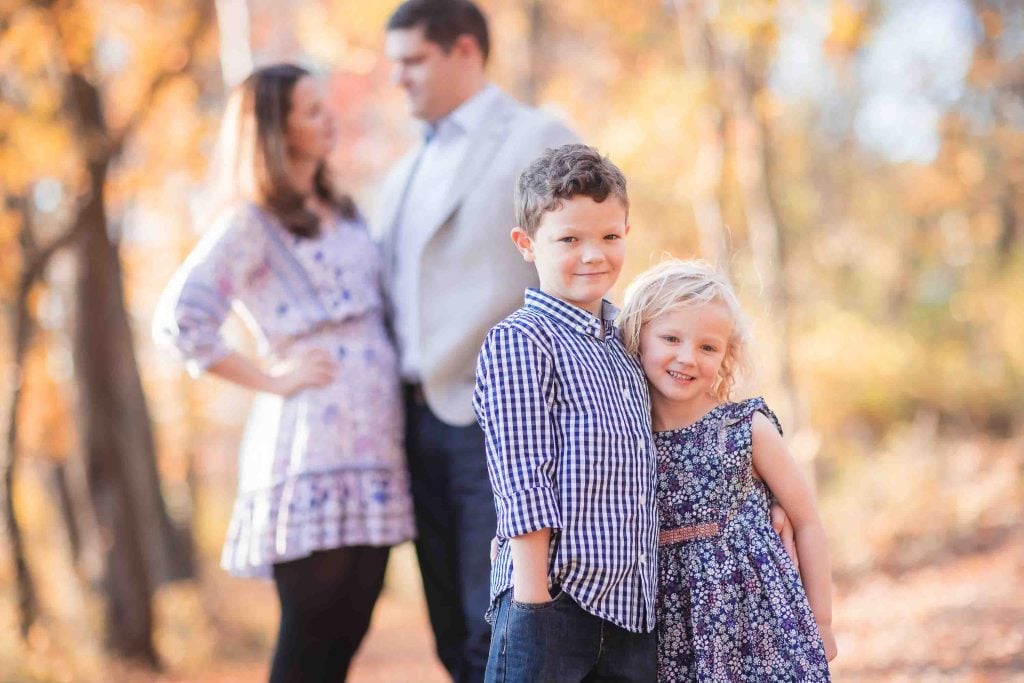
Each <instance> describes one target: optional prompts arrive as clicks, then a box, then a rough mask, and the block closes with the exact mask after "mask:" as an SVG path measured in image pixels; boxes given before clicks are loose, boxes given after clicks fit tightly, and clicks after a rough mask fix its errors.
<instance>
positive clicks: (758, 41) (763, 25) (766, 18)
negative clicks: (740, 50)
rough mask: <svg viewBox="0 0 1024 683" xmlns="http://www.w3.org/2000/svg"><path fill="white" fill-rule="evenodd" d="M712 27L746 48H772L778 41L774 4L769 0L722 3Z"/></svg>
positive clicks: (713, 19)
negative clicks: (722, 5)
mask: <svg viewBox="0 0 1024 683" xmlns="http://www.w3.org/2000/svg"><path fill="white" fill-rule="evenodd" d="M724 5H725V7H723V9H722V11H720V12H719V14H718V16H716V17H713V18H712V24H713V26H714V27H715V28H716V29H717V30H718V31H720V32H721V33H722V34H724V35H725V36H728V37H731V38H733V39H734V40H739V41H742V42H743V43H746V44H747V45H748V47H758V48H766V47H772V46H774V45H775V44H776V43H777V42H778V39H779V27H778V24H777V23H776V22H775V3H774V2H771V1H769V0H756V1H750V0H746V1H743V2H731V3H724Z"/></svg>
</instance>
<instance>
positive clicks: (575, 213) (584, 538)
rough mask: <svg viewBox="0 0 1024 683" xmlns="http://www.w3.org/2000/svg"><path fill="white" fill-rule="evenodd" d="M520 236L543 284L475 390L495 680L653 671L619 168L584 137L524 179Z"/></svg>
mask: <svg viewBox="0 0 1024 683" xmlns="http://www.w3.org/2000/svg"><path fill="white" fill-rule="evenodd" d="M516 210H517V221H518V223H519V225H518V227H516V228H515V229H514V230H513V231H512V241H513V242H514V243H515V245H516V247H517V248H518V249H519V251H520V253H521V254H522V255H523V258H524V259H526V260H527V261H528V262H532V263H534V264H535V266H536V268H537V273H538V275H539V277H540V289H539V290H538V289H529V290H527V291H526V302H525V305H524V306H523V307H522V308H521V309H519V310H518V311H516V312H515V313H513V314H512V315H511V316H509V317H508V318H506V319H505V320H503V321H502V322H501V323H499V324H498V325H496V326H495V327H494V328H493V329H492V330H491V331H490V333H489V334H488V335H487V338H486V340H485V341H484V345H483V348H482V349H481V352H480V358H479V361H478V364H477V383H476V393H475V396H474V400H473V404H474V408H475V409H476V414H477V419H478V420H479V422H480V425H481V426H482V427H483V429H484V432H485V434H486V439H487V467H488V472H489V474H490V479H491V486H492V488H493V489H494V500H495V508H496V510H497V516H498V529H497V535H498V538H499V546H498V555H497V558H496V560H495V562H494V567H493V570H492V573H491V607H490V609H489V610H488V614H487V619H488V621H490V622H491V624H492V629H493V631H492V637H491V650H490V655H489V658H488V662H487V676H486V680H487V681H558V682H559V683H563V682H568V681H580V680H583V679H584V678H586V679H587V680H605V679H607V680H617V681H653V680H655V677H656V645H655V640H654V634H653V633H652V632H651V631H652V629H653V628H654V604H655V593H656V589H657V559H656V557H655V552H656V549H657V544H658V526H657V518H656V513H655V464H654V450H653V448H652V444H651V427H650V399H649V395H648V391H647V383H646V381H645V379H644V375H643V372H642V370H641V368H640V365H639V363H638V362H637V361H636V360H634V359H632V358H630V357H629V356H628V355H627V354H626V351H625V349H624V348H623V346H622V343H621V342H620V340H619V338H618V335H617V334H616V330H615V327H614V325H613V320H614V318H615V315H616V312H617V311H616V309H615V307H614V306H612V305H611V304H610V303H609V302H608V301H605V300H604V295H605V294H606V293H607V292H608V290H609V289H611V287H612V285H613V284H615V280H616V278H617V277H618V275H619V271H620V270H621V268H622V261H623V256H624V244H623V239H624V238H625V237H626V235H627V233H628V232H629V223H628V211H629V199H628V197H627V194H626V180H625V178H624V177H623V175H622V172H621V171H620V170H619V169H618V168H617V167H616V166H615V165H614V164H612V163H611V162H610V161H609V160H608V159H606V158H602V157H601V155H600V154H598V153H597V152H596V151H595V150H593V149H592V148H590V147H587V146H585V145H578V144H575V145H564V146H562V147H559V148H557V149H549V150H548V151H546V152H545V153H544V154H542V155H541V156H540V157H539V158H538V159H536V160H535V161H534V162H533V163H532V164H531V165H530V166H529V168H527V169H526V170H525V171H524V172H523V173H522V175H521V176H520V178H519V183H518V185H517V187H516Z"/></svg>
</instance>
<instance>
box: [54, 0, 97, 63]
mask: <svg viewBox="0 0 1024 683" xmlns="http://www.w3.org/2000/svg"><path fill="white" fill-rule="evenodd" d="M52 16H53V17H54V18H55V19H56V21H57V28H58V31H59V33H60V40H61V48H63V52H64V59H65V60H66V61H67V64H68V67H69V68H70V69H71V70H72V71H79V72H81V73H85V74H90V73H91V71H92V54H93V47H94V45H95V41H96V28H95V25H94V22H93V17H92V14H91V13H90V11H89V8H88V7H86V4H85V3H82V2H73V0H64V1H63V2H57V3H55V4H54V9H53V11H52Z"/></svg>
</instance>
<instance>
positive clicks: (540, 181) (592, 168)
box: [515, 143, 629, 237]
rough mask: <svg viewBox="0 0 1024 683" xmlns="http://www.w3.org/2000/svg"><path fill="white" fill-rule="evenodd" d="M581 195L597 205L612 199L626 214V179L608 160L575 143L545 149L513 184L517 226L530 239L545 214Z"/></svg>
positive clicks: (627, 208) (598, 153) (592, 150)
mask: <svg viewBox="0 0 1024 683" xmlns="http://www.w3.org/2000/svg"><path fill="white" fill-rule="evenodd" d="M580 196H582V197H590V198H591V199H593V200H594V201H595V202H597V203H599V204H600V203H601V202H603V201H604V200H606V199H608V197H614V198H615V199H618V200H619V201H620V202H622V208H623V209H624V210H625V211H626V213H627V214H628V213H629V195H627V194H626V177H625V176H624V175H622V171H620V170H619V167H618V166H616V165H615V164H613V163H612V162H611V160H610V159H608V157H603V156H601V153H600V152H598V151H597V150H596V149H594V148H593V147H588V146H586V145H581V144H578V143H574V144H569V145H562V146H561V147H554V148H549V149H546V150H545V151H544V153H543V154H541V155H540V156H539V157H537V158H536V159H534V160H533V162H532V163H531V164H530V165H529V166H528V167H527V168H526V170H525V171H523V172H522V174H521V175H520V176H519V182H517V183H516V199H515V204H516V224H517V225H518V226H519V227H520V228H522V229H523V230H525V231H526V232H527V234H529V235H530V237H533V236H534V235H536V234H537V228H538V227H540V220H541V218H542V217H543V216H544V214H545V213H547V212H548V211H557V210H558V209H560V208H561V207H562V201H563V200H568V199H572V198H573V197H580Z"/></svg>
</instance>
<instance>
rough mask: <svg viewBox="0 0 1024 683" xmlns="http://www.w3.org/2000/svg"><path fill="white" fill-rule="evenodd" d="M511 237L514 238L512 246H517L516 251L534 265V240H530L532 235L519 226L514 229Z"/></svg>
mask: <svg viewBox="0 0 1024 683" xmlns="http://www.w3.org/2000/svg"><path fill="white" fill-rule="evenodd" d="M509 236H510V237H511V238H512V244H514V245H516V249H518V250H519V253H520V254H522V255H523V260H524V261H526V262H527V263H533V240H532V239H531V238H530V233H528V232H526V231H525V230H523V229H522V228H520V227H519V226H518V225H517V226H516V227H514V228H512V232H511V233H510V235H509Z"/></svg>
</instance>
